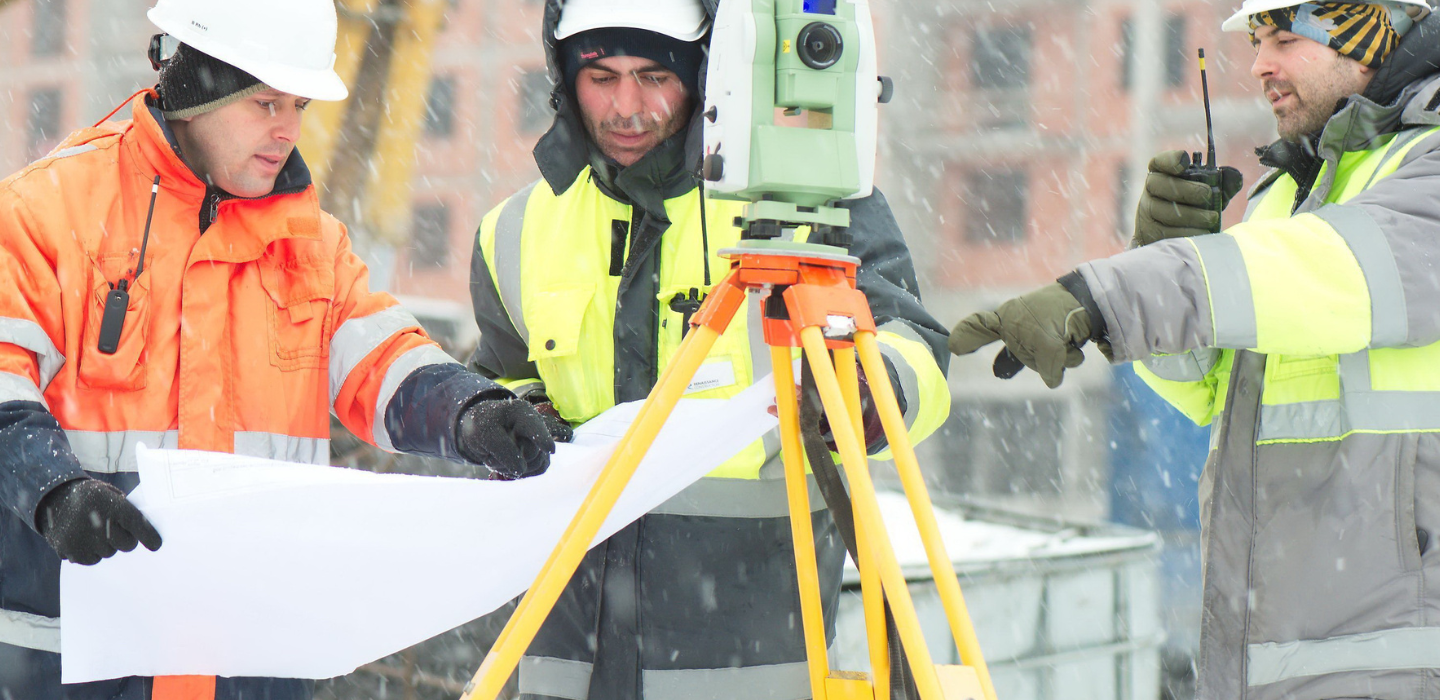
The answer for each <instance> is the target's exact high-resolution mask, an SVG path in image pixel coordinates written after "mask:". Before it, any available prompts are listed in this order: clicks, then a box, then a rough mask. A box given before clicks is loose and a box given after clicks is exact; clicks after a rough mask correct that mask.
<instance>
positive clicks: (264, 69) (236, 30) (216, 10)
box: [145, 0, 350, 100]
mask: <svg viewBox="0 0 1440 700" xmlns="http://www.w3.org/2000/svg"><path fill="white" fill-rule="evenodd" d="M145 16H146V17H149V18H150V21H151V22H153V23H154V24H155V26H157V27H159V28H160V29H161V30H163V31H164V32H165V33H166V34H169V35H170V36H172V37H174V38H175V39H176V40H178V41H180V42H181V43H184V44H188V45H190V47H192V48H194V49H195V50H197V51H200V52H201V53H204V54H207V55H209V56H211V57H213V58H216V59H219V60H221V61H224V62H226V63H228V64H230V65H232V66H235V67H236V68H239V69H240V70H243V71H245V72H246V73H249V74H250V75H253V76H255V77H256V78H259V79H260V82H262V83H264V84H266V85H269V86H270V87H272V88H275V89H276V90H279V91H281V92H288V93H290V94H292V95H299V96H300V97H308V98H310V99H312V100H343V99H345V97H346V95H348V94H350V93H349V91H348V90H346V89H345V82H344V81H343V80H341V79H340V76H339V75H338V74H336V73H335V33H336V18H335V3H334V1H333V0H245V1H244V2H240V1H239V0H159V2H157V3H156V4H155V7H153V8H150V11H149V12H147V13H146V15H145Z"/></svg>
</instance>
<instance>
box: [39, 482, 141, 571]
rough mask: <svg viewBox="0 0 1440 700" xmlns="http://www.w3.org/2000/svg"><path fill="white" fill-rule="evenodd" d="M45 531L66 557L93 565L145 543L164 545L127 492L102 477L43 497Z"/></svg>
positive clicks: (41, 517) (42, 531) (41, 515)
mask: <svg viewBox="0 0 1440 700" xmlns="http://www.w3.org/2000/svg"><path fill="white" fill-rule="evenodd" d="M37 520H38V522H37V524H38V525H39V530H40V535H41V536H42V537H44V538H45V541H46V542H49V543H50V546H51V547H53V548H54V549H55V553H56V554H59V555H60V558H61V559H66V560H69V561H72V562H74V563H76V564H81V565H84V566H90V565H92V564H97V563H99V562H100V560H101V559H105V558H107V557H110V556H112V555H114V554H115V552H117V551H119V552H129V551H132V550H134V549H135V545H136V544H137V543H138V544H143V545H145V548H146V549H148V550H150V551H152V552H153V551H155V550H157V549H159V548H160V533H159V532H156V531H155V527H154V526H153V525H151V524H150V521H148V520H146V519H145V516H144V514H142V513H141V512H140V509H139V508H136V507H135V506H134V504H132V503H130V501H129V500H127V499H126V498H125V493H124V492H123V491H121V490H120V489H117V488H115V487H114V486H111V485H110V484H107V483H105V482H103V481H100V480H98V479H92V478H90V477H83V478H80V479H75V480H74V481H69V482H66V483H64V484H61V485H60V486H58V487H56V488H55V489H54V490H52V491H51V492H50V493H48V494H46V495H45V498H44V499H42V500H41V501H40V507H39V511H38V516H37Z"/></svg>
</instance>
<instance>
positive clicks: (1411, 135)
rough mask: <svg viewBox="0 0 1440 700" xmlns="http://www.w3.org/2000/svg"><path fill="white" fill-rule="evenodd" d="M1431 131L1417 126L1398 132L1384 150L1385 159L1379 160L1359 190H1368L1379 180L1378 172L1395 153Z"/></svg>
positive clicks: (1428, 127)
mask: <svg viewBox="0 0 1440 700" xmlns="http://www.w3.org/2000/svg"><path fill="white" fill-rule="evenodd" d="M1432 130H1434V127H1431V126H1417V127H1412V128H1410V129H1406V130H1405V131H1402V132H1400V134H1399V135H1398V136H1396V137H1395V139H1394V140H1393V141H1391V142H1390V147H1389V148H1387V149H1385V157H1384V158H1381V159H1380V164H1379V165H1377V166H1375V172H1372V173H1370V179H1369V180H1366V181H1365V186H1364V187H1362V188H1361V189H1362V190H1368V189H1370V186H1371V185H1373V184H1375V180H1377V179H1379V177H1380V171H1381V170H1384V169H1385V166H1386V165H1388V164H1389V163H1390V159H1391V158H1393V157H1395V154H1396V153H1399V152H1400V151H1401V150H1402V149H1404V148H1405V147H1406V146H1408V145H1410V142H1411V141H1414V140H1415V139H1417V138H1420V136H1421V135H1423V134H1427V133H1430V132H1431V131H1432Z"/></svg>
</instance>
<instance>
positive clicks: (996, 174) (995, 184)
mask: <svg viewBox="0 0 1440 700" xmlns="http://www.w3.org/2000/svg"><path fill="white" fill-rule="evenodd" d="M965 190H966V192H965V194H966V198H965V199H966V201H967V202H969V215H968V216H967V217H966V226H965V241H966V242H967V243H970V244H971V245H989V244H995V243H1002V244H1014V243H1020V242H1022V241H1024V240H1025V229H1026V228H1027V227H1028V225H1029V221H1030V217H1029V211H1028V207H1027V205H1028V200H1029V190H1030V178H1029V177H1028V175H1027V174H1026V173H1025V171H1023V170H1010V169H1003V168H995V169H986V170H979V171H975V172H973V173H971V174H970V176H969V180H968V182H967V183H966V188H965Z"/></svg>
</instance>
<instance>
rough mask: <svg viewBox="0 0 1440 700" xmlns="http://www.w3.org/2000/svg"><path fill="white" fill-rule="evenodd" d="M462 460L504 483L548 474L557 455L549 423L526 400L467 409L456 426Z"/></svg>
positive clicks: (490, 402) (478, 404) (491, 401)
mask: <svg viewBox="0 0 1440 700" xmlns="http://www.w3.org/2000/svg"><path fill="white" fill-rule="evenodd" d="M455 437H456V441H455V442H456V447H457V448H458V449H459V450H460V456H462V457H464V458H465V459H468V460H470V461H471V462H477V463H480V464H484V465H485V466H487V467H489V468H490V471H492V472H494V473H495V474H497V475H498V476H500V477H501V478H502V479H523V478H525V477H527V476H537V475H539V474H544V473H545V470H546V469H548V468H549V467H550V455H552V454H555V440H554V438H552V437H551V436H550V430H549V429H548V428H547V427H546V425H545V419H544V418H542V417H541V416H540V414H539V413H536V412H535V408H534V407H532V406H531V405H530V404H529V403H528V402H526V401H525V400H524V399H488V400H481V401H477V402H475V403H474V404H471V405H470V406H469V407H467V408H466V409H465V410H464V411H463V412H462V413H461V414H460V420H459V421H458V422H457V424H456V426H455Z"/></svg>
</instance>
